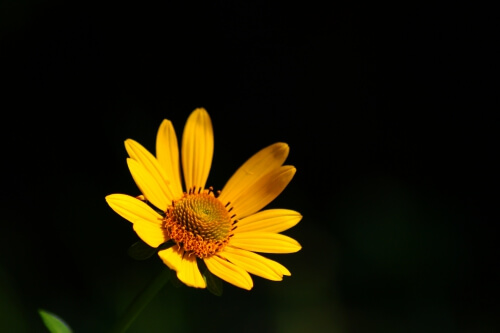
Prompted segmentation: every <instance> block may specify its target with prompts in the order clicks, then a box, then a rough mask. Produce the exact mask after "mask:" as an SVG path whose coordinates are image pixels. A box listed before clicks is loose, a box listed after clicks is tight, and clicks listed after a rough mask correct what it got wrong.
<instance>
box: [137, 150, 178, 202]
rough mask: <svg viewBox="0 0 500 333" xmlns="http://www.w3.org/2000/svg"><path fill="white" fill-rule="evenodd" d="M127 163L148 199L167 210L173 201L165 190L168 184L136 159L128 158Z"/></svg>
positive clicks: (138, 185)
mask: <svg viewBox="0 0 500 333" xmlns="http://www.w3.org/2000/svg"><path fill="white" fill-rule="evenodd" d="M127 165H128V168H129V170H130V174H131V175H132V178H134V181H135V183H136V185H137V187H138V188H139V189H140V190H141V192H142V194H144V196H145V197H146V199H147V200H148V201H149V202H151V203H152V204H153V205H154V206H155V207H156V208H158V209H160V210H162V211H165V210H166V209H167V207H168V205H169V204H170V203H171V201H172V200H169V197H168V196H167V194H166V192H165V188H166V186H164V185H162V184H161V183H159V182H158V178H155V177H153V176H152V175H151V174H150V173H149V172H147V171H146V169H145V168H144V166H143V165H142V164H140V163H139V162H137V161H136V160H133V159H131V158H127Z"/></svg>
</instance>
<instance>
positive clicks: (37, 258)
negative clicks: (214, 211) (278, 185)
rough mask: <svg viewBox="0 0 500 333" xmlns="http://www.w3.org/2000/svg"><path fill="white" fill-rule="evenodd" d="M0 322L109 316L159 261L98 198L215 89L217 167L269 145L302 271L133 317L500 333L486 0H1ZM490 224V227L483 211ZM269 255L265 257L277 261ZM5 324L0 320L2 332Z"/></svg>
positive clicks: (181, 291)
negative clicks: (166, 125)
mask: <svg viewBox="0 0 500 333" xmlns="http://www.w3.org/2000/svg"><path fill="white" fill-rule="evenodd" d="M0 27H1V30H0V54H1V64H2V67H1V73H0V78H1V81H2V83H3V88H2V90H1V95H2V97H1V98H2V103H1V104H0V107H1V109H2V112H1V115H2V116H1V117H2V121H1V133H2V134H1V135H2V136H1V138H2V148H3V154H2V155H3V158H2V174H3V177H2V178H3V191H2V206H4V207H3V208H2V213H3V214H2V215H3V216H2V219H1V226H2V232H1V234H0V251H1V257H0V310H1V311H0V317H1V320H0V322H1V324H0V328H2V331H10V332H11V331H15V332H44V328H43V325H42V323H41V321H40V319H39V317H38V314H37V309H38V308H44V309H47V310H49V311H52V312H54V313H56V314H58V315H60V316H61V317H62V318H64V319H65V320H66V321H67V322H68V323H69V325H70V326H71V327H72V328H73V329H74V331H75V332H89V331H92V332H94V331H103V332H106V331H107V330H108V329H109V327H110V326H111V325H112V323H113V322H114V321H115V319H116V317H117V316H118V315H119V314H120V313H121V312H122V311H123V309H124V307H125V306H126V304H128V302H129V301H130V300H131V298H132V297H133V296H134V295H135V294H136V293H137V292H138V291H139V290H140V289H141V288H142V286H143V285H145V284H147V283H148V281H149V280H150V279H151V278H152V277H153V276H154V275H155V273H156V272H157V271H158V270H159V269H160V268H161V265H162V264H161V262H160V260H159V259H158V258H152V259H151V260H149V261H140V262H138V261H133V260H132V259H130V258H129V257H128V256H127V254H126V250H127V248H128V247H129V246H130V245H131V244H132V243H133V242H134V241H135V240H136V235H135V234H134V233H133V231H132V228H131V227H130V225H129V224H128V222H126V221H125V220H123V219H122V218H120V217H119V216H117V215H116V214H115V213H114V212H112V211H111V209H110V208H109V207H108V206H107V205H106V203H105V201H104V197H105V195H107V194H111V193H129V194H136V193H137V188H136V187H135V184H134V183H133V181H132V178H131V176H130V175H129V173H128V169H127V166H126V163H125V159H126V152H125V149H124V146H123V141H124V140H125V139H126V138H133V139H135V140H137V141H139V142H140V143H142V144H143V145H144V146H145V147H146V148H148V149H150V150H151V151H154V142H155V137H156V131H157V129H158V126H159V125H160V123H161V121H162V120H163V119H164V118H168V119H170V120H172V121H173V123H174V126H175V128H176V131H177V134H178V137H179V138H180V135H181V133H182V128H183V126H184V123H185V121H186V119H187V117H188V115H189V113H190V112H191V111H192V110H193V109H194V108H196V107H205V108H206V109H207V110H208V112H209V114H210V116H211V117H212V122H213V125H214V131H215V155H214V162H213V164H212V171H211V174H210V178H209V183H210V184H211V185H213V186H214V187H215V188H222V186H223V185H224V182H225V181H226V180H227V179H228V178H229V176H230V175H231V174H232V172H234V171H235V170H236V168H237V167H238V166H239V165H240V164H241V163H243V162H244V161H245V160H246V159H247V158H248V157H250V156H251V155H252V154H253V153H255V152H256V151H257V150H259V149H261V148H262V147H265V146H267V145H269V144H271V143H274V142H276V141H284V142H287V143H288V144H289V145H290V147H291V152H290V156H289V158H288V160H287V163H289V164H293V165H295V166H296V167H297V174H296V176H295V178H294V180H293V181H292V183H291V184H290V185H289V186H288V187H287V189H286V190H285V191H284V192H283V193H282V195H281V196H280V197H279V198H278V199H276V200H275V201H274V202H273V203H272V204H271V206H273V207H284V208H290V209H294V210H297V211H299V212H300V213H302V215H303V216H304V218H303V220H302V221H301V222H300V223H299V224H298V225H297V226H296V227H295V228H293V229H291V230H289V231H288V232H286V234H288V235H291V236H293V237H294V238H296V239H297V240H298V241H299V242H300V243H301V244H302V245H303V249H302V250H301V251H300V252H298V253H297V254H290V255H282V256H276V257H275V259H276V260H278V261H280V262H282V263H283V264H285V265H286V266H287V267H288V268H289V269H290V270H291V272H292V276H291V277H288V278H285V280H284V281H283V282H280V283H275V282H271V281H267V280H264V279H260V278H258V277H256V278H255V279H254V281H255V286H254V289H253V290H252V291H250V292H247V291H243V290H239V289H237V288H235V287H233V286H231V285H226V286H225V291H224V294H223V296H221V297H216V296H213V295H211V294H209V293H208V292H206V291H199V290H193V289H189V288H186V287H181V288H174V287H173V286H170V285H169V286H168V287H167V288H165V291H162V292H161V293H160V295H159V296H158V297H156V298H155V299H154V300H153V302H152V303H151V304H150V305H149V306H148V308H146V310H145V312H144V313H143V314H141V317H139V318H138V319H137V321H136V323H135V324H134V326H132V327H131V329H130V331H131V332H134V331H135V332H144V331H148V332H164V331H172V332H195V331H200V330H202V329H203V330H204V331H208V332H211V331H216V330H217V331H219V332H235V331H238V332H255V331H260V332H308V331H310V330H311V327H313V329H314V330H315V331H319V332H494V331H496V330H498V329H499V327H498V324H497V322H496V318H495V316H496V315H497V314H498V310H499V309H498V301H497V296H498V294H497V286H496V284H497V282H498V275H497V274H496V273H495V270H494V267H495V266H496V265H497V262H496V259H497V256H496V246H495V244H494V241H495V240H496V238H497V236H496V230H495V227H496V222H497V221H496V218H494V217H493V216H494V215H496V214H495V213H496V207H497V205H498V204H497V197H498V195H497V194H496V192H497V185H496V182H495V177H496V173H497V172H498V167H497V166H496V165H495V164H494V161H495V158H496V157H497V155H498V148H497V147H498V144H497V142H496V140H497V139H496V137H497V131H498V118H497V112H498V95H497V90H498V89H497V86H498V85H497V82H496V81H497V78H498V53H497V52H496V45H497V44H498V14H497V12H495V11H493V10H491V9H489V8H479V7H473V8H472V7H465V6H462V7H461V6H460V5H454V6H453V7H448V6H444V5H439V4H435V5H433V6H424V5H421V4H415V5H409V4H406V5H404V6H401V5H399V6H388V5H387V6H384V5H380V4H379V3H376V4H371V5H363V4H360V3H358V4H354V3H348V4H341V3H332V4H328V5H327V4H321V5H320V4H319V3H309V4H307V5H306V4H305V3H298V4H296V5H293V4H291V3H287V4H286V5H278V4H268V3H254V2H240V3H237V4H236V3H232V2H229V1H217V2H210V3H204V4H201V5H200V4H198V3H183V4H180V3H175V2H174V3H168V2H167V3H166V4H165V3H164V4H162V5H161V6H160V5H158V4H154V5H153V4H150V3H139V2H135V3H126V2H105V3H101V2H88V1H87V2H79V1H78V2H64V1H28V0H26V1H2V2H1V7H0ZM494 222H495V223H494ZM273 258H274V257H273ZM4 327H5V329H4Z"/></svg>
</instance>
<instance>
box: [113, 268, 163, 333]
mask: <svg viewBox="0 0 500 333" xmlns="http://www.w3.org/2000/svg"><path fill="white" fill-rule="evenodd" d="M169 277H170V271H169V269H168V268H166V267H165V268H163V269H162V270H161V272H160V274H158V276H156V277H155V278H154V279H153V280H152V281H151V283H150V284H149V285H147V286H146V287H145V288H144V289H143V290H142V292H140V293H139V294H138V295H137V296H136V297H135V298H134V300H133V301H132V302H131V303H130V305H129V306H128V308H127V310H126V311H125V313H124V314H123V316H122V317H121V318H120V320H119V321H118V322H117V323H116V325H115V326H114V328H113V330H112V332H113V333H123V332H126V331H127V329H128V328H129V327H130V325H131V324H132V323H133V322H134V320H135V319H136V318H137V316H138V315H139V314H140V313H141V311H142V310H143V309H144V308H145V307H146V305H147V304H148V303H149V302H150V301H151V300H152V299H153V298H154V296H155V295H156V294H157V293H158V292H159V291H160V290H161V288H163V286H165V284H166V283H167V281H168V279H169Z"/></svg>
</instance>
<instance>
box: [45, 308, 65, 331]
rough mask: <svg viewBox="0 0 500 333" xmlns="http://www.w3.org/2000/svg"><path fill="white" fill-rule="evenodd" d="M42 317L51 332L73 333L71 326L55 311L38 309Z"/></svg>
mask: <svg viewBox="0 0 500 333" xmlns="http://www.w3.org/2000/svg"><path fill="white" fill-rule="evenodd" d="M38 313H39V314H40V317H42V320H43V323H44V324H45V326H46V327H47V328H48V329H49V331H50V333H71V332H72V331H71V328H70V327H69V326H68V324H66V323H65V322H64V321H63V320H62V319H61V318H59V317H58V316H56V315H55V314H53V313H50V312H48V311H45V310H43V309H38Z"/></svg>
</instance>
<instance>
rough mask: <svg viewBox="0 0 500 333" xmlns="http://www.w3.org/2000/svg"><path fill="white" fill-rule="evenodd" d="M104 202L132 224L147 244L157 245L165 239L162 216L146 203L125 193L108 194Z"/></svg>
mask: <svg viewBox="0 0 500 333" xmlns="http://www.w3.org/2000/svg"><path fill="white" fill-rule="evenodd" d="M106 202H107V203H108V205H109V206H110V207H111V209H113V210H114V211H115V212H116V213H118V214H119V215H120V216H121V217H123V218H124V219H126V220H128V221H130V222H132V223H133V224H134V230H135V231H136V233H137V235H138V236H139V237H140V238H141V239H142V240H143V241H144V242H145V243H147V244H148V245H149V246H151V247H158V246H159V245H160V244H162V243H164V242H166V241H167V238H166V237H165V233H164V230H163V228H162V223H163V222H162V217H161V216H160V215H159V214H158V213H157V212H155V211H154V210H153V209H152V208H151V207H149V206H148V205H147V204H146V203H144V202H142V201H140V200H138V199H136V198H134V197H131V196H129V195H125V194H110V195H108V196H107V197H106Z"/></svg>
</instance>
